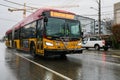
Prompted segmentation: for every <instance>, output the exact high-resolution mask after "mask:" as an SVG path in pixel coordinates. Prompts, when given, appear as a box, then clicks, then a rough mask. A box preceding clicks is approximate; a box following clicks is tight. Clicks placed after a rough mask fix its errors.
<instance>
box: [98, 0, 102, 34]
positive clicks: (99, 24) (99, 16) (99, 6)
mask: <svg viewBox="0 0 120 80" xmlns="http://www.w3.org/2000/svg"><path fill="white" fill-rule="evenodd" d="M98 27H99V31H98V34H99V35H100V34H101V0H99V2H98Z"/></svg>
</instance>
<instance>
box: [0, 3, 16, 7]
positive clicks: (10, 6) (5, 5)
mask: <svg viewBox="0 0 120 80" xmlns="http://www.w3.org/2000/svg"><path fill="white" fill-rule="evenodd" d="M0 5H1V6H4V7H10V8H15V7H11V6H8V5H4V4H0Z"/></svg>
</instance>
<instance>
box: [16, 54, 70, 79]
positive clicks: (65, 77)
mask: <svg viewBox="0 0 120 80" xmlns="http://www.w3.org/2000/svg"><path fill="white" fill-rule="evenodd" d="M16 55H17V56H20V57H21V58H23V59H25V60H27V61H29V62H31V63H33V64H35V65H37V66H39V67H42V68H44V69H46V70H48V71H50V72H52V73H54V74H56V75H58V76H60V77H62V78H64V79H66V80H72V79H71V78H69V77H67V76H64V75H63V74H60V73H58V72H56V71H54V70H52V69H49V68H47V67H45V66H43V65H41V64H38V63H36V62H34V61H32V60H30V59H28V58H26V57H24V56H22V55H20V54H18V53H16Z"/></svg>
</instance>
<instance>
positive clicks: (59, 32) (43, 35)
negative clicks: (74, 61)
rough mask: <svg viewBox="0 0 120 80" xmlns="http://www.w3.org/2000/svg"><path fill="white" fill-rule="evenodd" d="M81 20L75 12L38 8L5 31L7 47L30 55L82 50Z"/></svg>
mask: <svg viewBox="0 0 120 80" xmlns="http://www.w3.org/2000/svg"><path fill="white" fill-rule="evenodd" d="M81 42H82V32H81V25H80V21H78V20H77V16H76V14H74V13H71V12H67V11H63V10H55V9H38V10H37V11H36V12H34V13H32V14H31V15H29V16H28V17H26V18H25V19H23V20H22V21H21V22H19V23H18V24H16V25H15V26H13V27H12V28H11V29H10V30H8V31H7V32H6V43H5V44H6V46H7V47H9V48H16V49H18V50H23V51H29V52H30V54H32V55H33V56H36V55H42V56H49V55H61V56H65V55H66V54H72V53H82V46H81Z"/></svg>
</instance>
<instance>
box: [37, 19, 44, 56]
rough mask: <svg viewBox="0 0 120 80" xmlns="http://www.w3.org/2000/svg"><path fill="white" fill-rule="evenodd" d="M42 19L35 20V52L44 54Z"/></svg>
mask: <svg viewBox="0 0 120 80" xmlns="http://www.w3.org/2000/svg"><path fill="white" fill-rule="evenodd" d="M43 23H44V22H43V19H41V20H38V22H37V53H38V54H41V55H44V54H43V53H44V50H43V26H44V24H43Z"/></svg>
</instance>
